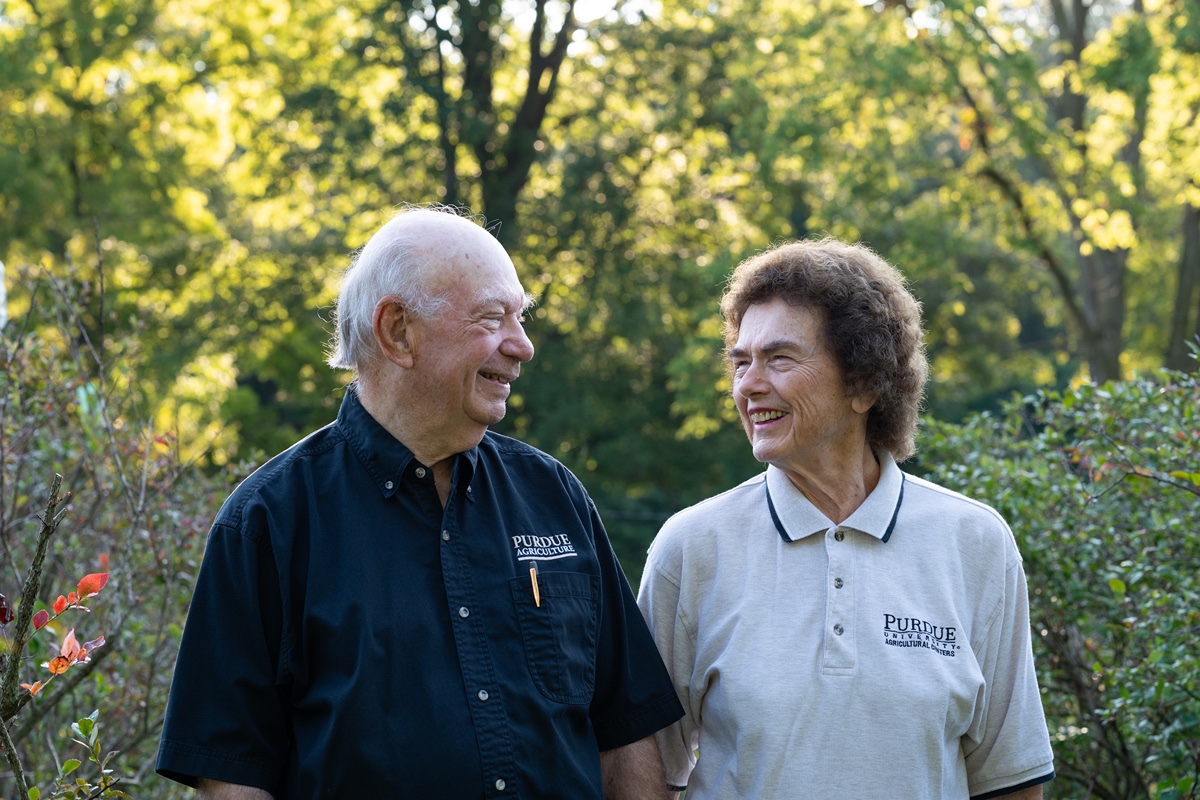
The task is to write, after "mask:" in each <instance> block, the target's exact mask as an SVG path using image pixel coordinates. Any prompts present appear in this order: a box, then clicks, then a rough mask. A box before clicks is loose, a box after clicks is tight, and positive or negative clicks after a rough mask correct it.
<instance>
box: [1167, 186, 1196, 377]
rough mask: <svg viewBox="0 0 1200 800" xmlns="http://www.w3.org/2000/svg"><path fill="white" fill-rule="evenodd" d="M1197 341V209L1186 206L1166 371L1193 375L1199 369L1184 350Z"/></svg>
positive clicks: (1193, 359) (1187, 351)
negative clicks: (1175, 370)
mask: <svg viewBox="0 0 1200 800" xmlns="http://www.w3.org/2000/svg"><path fill="white" fill-rule="evenodd" d="M1197 337H1200V208H1197V207H1196V206H1194V205H1192V204H1190V203H1189V204H1188V205H1186V206H1184V209H1183V247H1182V248H1181V250H1180V253H1179V272H1178V280H1177V281H1176V284H1175V308H1174V311H1173V312H1172V314H1171V328H1170V331H1169V333H1168V335H1167V357H1166V366H1167V368H1168V369H1177V370H1182V371H1184V372H1195V371H1196V369H1197V368H1198V367H1200V362H1197V361H1196V359H1195V358H1193V357H1192V351H1191V348H1189V347H1188V343H1189V342H1195V341H1196V339H1197Z"/></svg>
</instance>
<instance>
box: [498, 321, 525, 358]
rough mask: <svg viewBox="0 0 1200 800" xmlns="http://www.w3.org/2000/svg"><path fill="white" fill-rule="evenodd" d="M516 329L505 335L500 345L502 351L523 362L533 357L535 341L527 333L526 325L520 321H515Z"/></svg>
mask: <svg viewBox="0 0 1200 800" xmlns="http://www.w3.org/2000/svg"><path fill="white" fill-rule="evenodd" d="M514 325H515V326H516V327H515V330H513V331H512V333H510V334H509V335H508V336H506V337H505V339H504V342H503V343H502V344H501V345H500V352H501V353H503V354H504V355H506V356H508V357H509V358H515V359H517V360H518V361H520V362H521V363H522V364H524V363H526V362H527V361H529V360H530V359H532V358H533V342H531V341H529V337H528V336H527V335H526V334H525V326H524V325H522V324H521V323H520V322H516V323H514Z"/></svg>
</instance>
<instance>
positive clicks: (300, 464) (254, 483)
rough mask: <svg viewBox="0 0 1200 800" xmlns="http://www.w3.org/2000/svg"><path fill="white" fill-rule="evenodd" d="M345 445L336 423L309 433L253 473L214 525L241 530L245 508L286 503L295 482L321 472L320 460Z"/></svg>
mask: <svg viewBox="0 0 1200 800" xmlns="http://www.w3.org/2000/svg"><path fill="white" fill-rule="evenodd" d="M344 441H345V439H344V437H343V436H342V434H341V432H340V431H338V429H337V423H330V424H328V425H326V426H325V427H323V428H321V429H319V430H316V431H314V432H312V433H310V434H309V435H308V436H306V437H304V438H303V439H301V440H300V441H298V442H296V443H295V444H294V445H292V446H291V447H289V448H288V449H287V450H284V451H283V452H282V453H280V454H278V455H277V456H275V457H274V458H271V459H270V460H268V461H267V462H266V463H264V464H263V465H262V466H260V467H258V468H257V469H255V470H254V471H253V472H252V473H250V475H248V476H247V477H246V478H245V479H244V480H243V481H242V482H241V483H240V484H238V485H237V487H236V488H235V489H234V490H233V492H231V493H230V495H229V498H228V499H227V500H226V501H225V503H224V505H222V506H221V510H220V511H219V512H218V514H217V518H216V523H218V524H225V525H230V526H232V527H235V528H240V527H241V524H242V518H243V515H244V512H245V509H246V506H247V505H249V504H250V503H252V502H256V501H266V502H267V503H270V502H272V501H275V502H278V501H279V500H282V499H286V498H287V497H288V496H289V495H292V494H294V493H295V491H296V489H295V487H296V480H295V479H296V478H297V477H298V476H302V475H304V474H311V473H312V472H314V471H319V470H320V469H321V466H320V463H319V462H320V460H321V458H322V457H323V456H325V455H327V454H329V453H330V452H331V451H332V450H333V449H334V448H336V447H337V446H338V445H340V444H342V443H343V442H344Z"/></svg>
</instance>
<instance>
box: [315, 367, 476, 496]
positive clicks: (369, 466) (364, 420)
mask: <svg viewBox="0 0 1200 800" xmlns="http://www.w3.org/2000/svg"><path fill="white" fill-rule="evenodd" d="M337 427H338V430H340V431H341V433H342V435H343V436H345V437H346V441H347V442H348V443H349V444H350V449H351V450H353V451H354V454H355V455H356V456H357V457H358V460H359V461H361V462H362V465H363V467H364V468H365V469H366V470H367V473H368V474H369V475H370V476H371V479H372V480H373V481H374V482H375V484H376V485H377V486H378V487H379V491H380V493H381V494H383V496H384V497H391V496H392V495H394V494H395V493H396V491H397V489H399V487H400V483H401V481H402V480H403V478H404V476H405V475H408V474H410V473H412V471H413V469H412V466H413V463H412V462H413V461H415V458H414V456H413V452H412V451H411V450H409V449H408V448H407V447H405V445H404V444H403V443H402V442H400V440H398V439H397V438H396V437H395V436H393V435H392V434H391V433H390V432H389V431H388V430H387V428H385V427H383V426H382V425H380V424H379V422H378V420H376V419H375V418H374V417H372V416H371V414H370V412H368V411H367V409H366V408H364V407H363V404H362V401H361V400H359V398H358V391H357V389H356V387H355V384H353V383H352V384H350V386H348V387H347V388H346V396H345V397H344V398H343V399H342V407H341V408H340V409H338V417H337ZM478 461H479V448H478V447H472V448H471V449H470V450H467V451H465V452H463V453H459V454H458V455H457V456H455V469H456V472H457V474H456V476H455V478H456V482H457V483H458V484H459V485H462V484H466V485H467V487H468V492H470V483H471V479H472V478H473V477H474V475H475V465H476V464H477V463H478Z"/></svg>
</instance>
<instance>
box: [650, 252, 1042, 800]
mask: <svg viewBox="0 0 1200 800" xmlns="http://www.w3.org/2000/svg"><path fill="white" fill-rule="evenodd" d="M721 309H722V312H723V314H724V317H725V323H726V332H725V337H726V343H727V345H728V353H729V362H730V369H731V373H732V379H733V398H734V402H735V404H736V406H737V409H738V412H739V415H740V416H741V420H742V424H743V426H744V427H745V430H746V435H747V436H748V437H749V438H750V444H751V447H752V448H753V451H754V456H755V458H757V459H758V460H759V461H762V462H765V463H766V464H767V465H768V466H767V469H766V472H765V473H763V474H760V475H758V476H756V477H754V478H751V479H750V480H748V481H746V482H745V483H743V484H741V485H739V486H736V487H734V488H733V489H731V490H729V491H727V492H725V493H723V494H720V495H718V496H716V497H713V498H711V499H709V500H707V501H705V502H702V503H700V504H699V505H696V506H694V507H692V508H689V509H686V510H684V511H682V512H680V513H679V514H677V515H675V516H674V517H672V518H671V519H670V520H669V521H668V522H667V523H666V524H665V525H664V527H663V529H662V531H661V532H660V533H659V535H658V536H657V538H656V539H655V541H654V543H653V545H652V547H651V550H650V557H649V562H648V564H647V566H646V570H645V573H644V576H643V580H642V587H641V593H640V597H639V603H640V605H641V608H642V611H643V613H644V614H645V616H646V618H647V620H648V621H649V623H650V628H651V631H652V632H653V634H654V637H655V639H656V640H657V642H658V646H659V650H660V651H661V652H662V654H663V657H664V659H665V661H666V663H667V666H668V668H669V669H670V671H671V673H672V676H673V678H674V681H675V688H676V691H677V692H678V693H679V696H680V698H681V699H682V701H683V705H684V708H685V710H686V716H685V717H684V719H683V720H682V721H681V722H679V723H677V724H675V725H673V726H671V727H670V728H668V729H666V730H664V731H662V732H660V733H659V735H658V736H659V744H660V747H661V750H662V757H663V762H664V765H665V767H666V772H667V779H668V781H670V782H671V783H672V784H673V785H674V786H675V787H676V789H677V790H678V789H682V788H684V787H686V788H687V797H688V800H713V799H714V798H725V799H727V800H732V799H733V798H739V799H740V800H745V799H746V798H780V799H782V798H788V800H790V799H791V798H796V797H812V798H833V797H839V798H853V800H882V799H883V798H887V800H951V799H953V800H967V798H968V797H970V798H985V797H987V798H991V797H1011V798H1039V797H1041V784H1042V783H1044V782H1045V781H1048V780H1050V779H1051V778H1052V777H1053V776H1054V768H1053V760H1052V756H1051V751H1050V741H1049V736H1048V734H1047V730H1046V723H1045V719H1044V717H1043V713H1042V707H1041V701H1040V698H1039V695H1038V686H1037V680H1036V677H1035V675H1034V669H1033V656H1032V652H1031V648H1030V629H1029V613H1028V605H1027V596H1026V588H1025V576H1024V573H1023V571H1022V568H1021V558H1020V555H1019V554H1018V553H1017V548H1016V544H1015V542H1014V540H1013V536H1012V533H1011V532H1010V531H1009V529H1008V526H1007V525H1006V524H1005V522H1004V520H1003V519H1001V517H1000V516H999V515H998V514H997V513H996V512H995V511H993V510H992V509H991V508H988V507H987V506H985V505H983V504H981V503H977V502H974V501H972V500H968V499H967V498H965V497H962V496H960V495H957V494H955V493H953V492H950V491H948V490H946V489H943V488H941V487H939V486H936V485H934V484H931V483H929V482H927V481H924V480H921V479H920V478H915V477H913V476H911V475H906V474H905V473H903V472H901V471H900V468H899V467H897V466H896V462H897V461H902V460H904V459H905V458H907V457H909V456H910V455H911V454H912V452H913V442H914V439H915V432H916V426H917V411H918V407H919V404H920V400H921V394H922V387H923V384H924V382H925V377H926V374H927V368H926V361H925V354H924V351H923V347H922V343H921V338H922V333H921V325H920V309H919V306H918V304H917V302H916V301H915V300H914V299H913V297H912V296H911V295H910V294H909V293H908V292H907V291H906V290H905V288H904V281H903V278H902V277H901V276H900V274H899V273H898V272H897V271H896V270H895V269H894V268H892V267H891V266H890V265H888V264H887V263H886V262H884V261H883V260H882V259H880V258H879V257H878V256H876V255H875V254H874V253H872V252H871V251H869V250H867V249H866V248H863V247H857V246H847V245H844V244H841V243H838V242H835V241H830V240H825V241H822V242H802V243H792V244H786V245H783V246H780V247H778V248H775V249H773V250H771V251H768V252H766V253H763V254H760V255H758V256H756V257H754V258H752V259H750V260H748V261H747V262H745V263H743V264H742V265H740V266H739V267H738V269H737V270H736V271H735V272H734V275H733V278H732V281H731V284H730V287H729V290H728V292H727V294H726V295H725V297H724V299H723V301H722V305H721ZM697 754H698V756H697Z"/></svg>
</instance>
